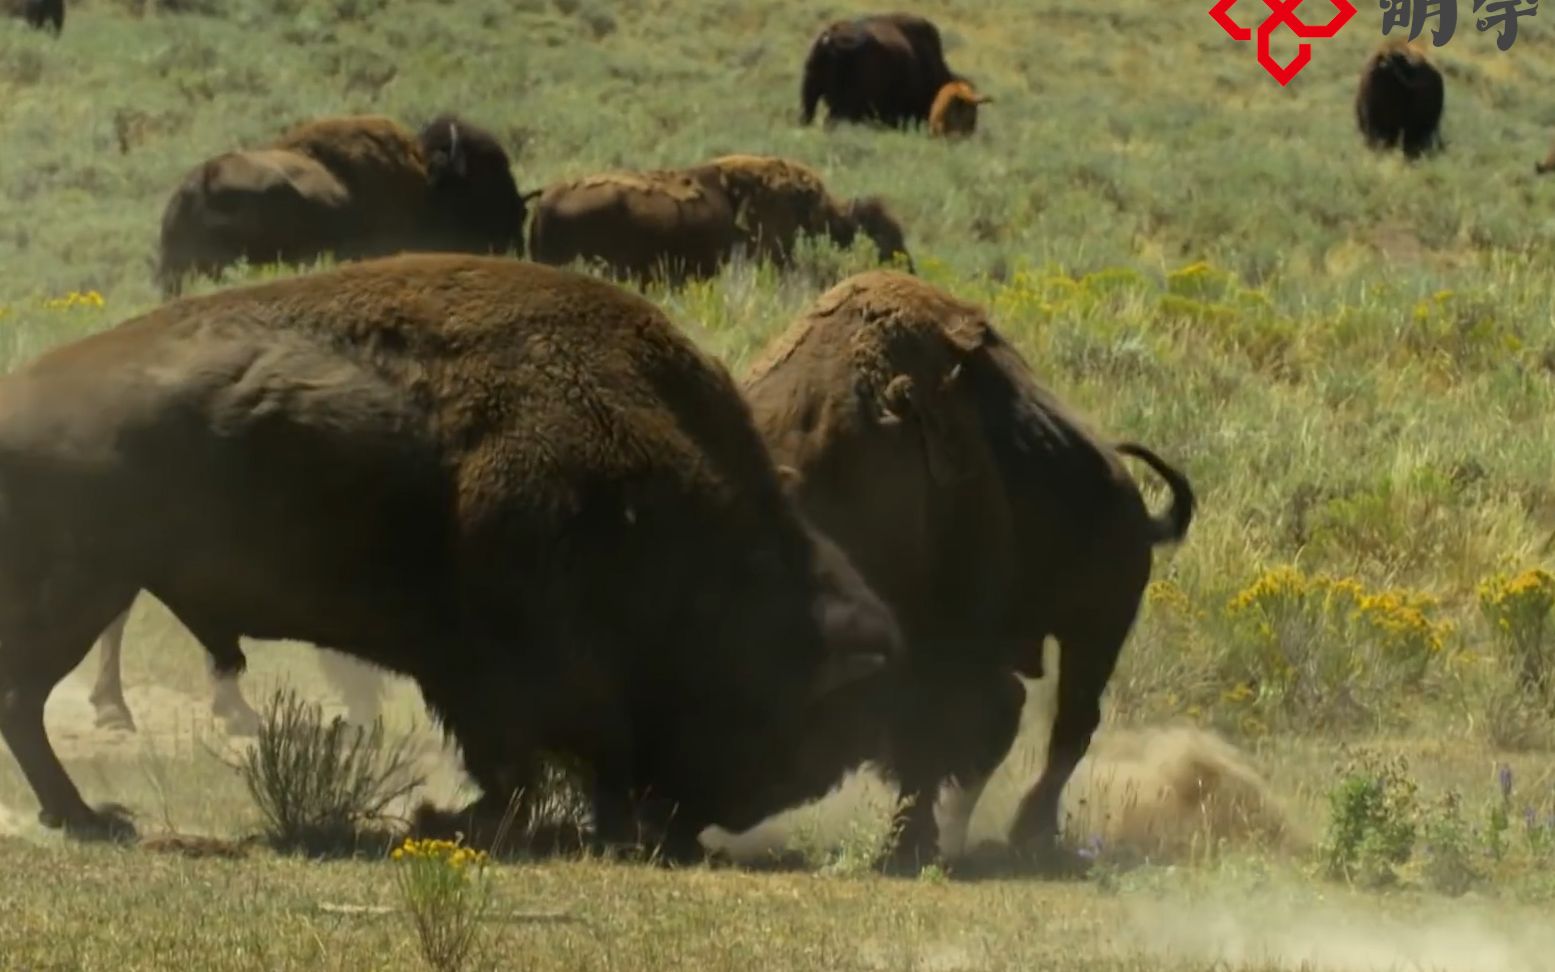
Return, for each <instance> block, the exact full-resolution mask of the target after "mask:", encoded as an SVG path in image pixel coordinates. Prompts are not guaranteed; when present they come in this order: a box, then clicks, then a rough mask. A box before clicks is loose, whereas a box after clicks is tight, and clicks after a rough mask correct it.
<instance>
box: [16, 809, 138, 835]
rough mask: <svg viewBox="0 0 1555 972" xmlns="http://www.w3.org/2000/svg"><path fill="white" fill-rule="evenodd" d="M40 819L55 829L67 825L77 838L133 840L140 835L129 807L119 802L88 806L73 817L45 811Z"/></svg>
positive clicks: (44, 824)
mask: <svg viewBox="0 0 1555 972" xmlns="http://www.w3.org/2000/svg"><path fill="white" fill-rule="evenodd" d="M38 822H39V823H41V824H43V826H45V827H48V828H49V829H51V830H60V829H63V830H64V831H65V836H67V837H70V838H71V839H73V840H81V841H93V842H95V841H111V842H115V843H130V842H133V841H134V840H135V839H136V833H135V824H134V823H132V822H131V814H130V812H129V810H128V809H126V808H125V807H122V806H120V805H119V804H117V803H108V804H104V805H103V806H100V807H98V808H97V809H96V810H90V809H88V810H84V812H82V813H79V814H76V815H74V816H71V817H61V816H59V815H57V814H52V813H49V812H47V811H42V812H40V813H39V814H38Z"/></svg>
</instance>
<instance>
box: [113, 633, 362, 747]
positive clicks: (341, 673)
mask: <svg viewBox="0 0 1555 972" xmlns="http://www.w3.org/2000/svg"><path fill="white" fill-rule="evenodd" d="M129 616H130V613H129V610H128V609H126V610H125V612H124V613H123V614H121V615H119V616H118V617H117V618H115V619H114V620H113V621H112V622H111V623H110V624H109V625H108V628H107V629H106V630H105V631H103V633H102V635H101V636H99V637H98V639H97V646H98V647H99V648H100V649H101V651H100V652H99V654H98V666H97V680H96V682H95V683H94V684H93V686H92V692H91V695H90V696H89V697H88V701H90V702H91V704H92V709H93V710H94V714H95V721H96V723H97V726H98V727H99V728H102V729H116V730H120V731H124V732H134V731H135V717H134V716H133V715H131V714H130V706H129V703H128V702H127V701H126V700H125V698H124V680H123V672H122V659H123V653H124V626H125V623H126V622H127V621H128V620H129ZM319 661H320V667H321V668H322V669H323V670H324V676H325V678H327V679H329V681H330V682H331V683H333V684H334V686H335V688H337V689H338V690H339V691H340V694H341V696H342V698H343V699H344V701H345V704H346V719H347V720H348V721H350V722H355V723H357V724H359V725H365V724H367V723H370V722H372V721H373V719H375V718H376V717H377V715H378V707H379V702H380V694H379V693H380V691H381V690H382V687H383V684H382V681H381V679H379V678H378V677H377V676H376V675H375V674H371V673H370V671H364V670H363V669H362V666H360V665H357V664H355V663H353V662H352V661H351V660H350V659H348V658H345V657H343V656H341V655H339V654H337V653H335V652H330V651H326V652H323V653H321V654H320V655H319ZM208 674H209V675H210V676H211V677H210V685H211V714H212V715H214V716H215V717H216V718H218V719H220V720H222V722H223V723H224V724H225V725H226V728H227V731H228V732H230V733H232V734H234V735H253V734H254V733H256V732H258V731H259V723H260V719H259V713H257V712H255V711H254V707H253V706H251V705H249V703H248V700H247V699H246V698H244V697H243V691H242V689H241V688H240V687H239V685H238V680H237V677H236V676H233V675H217V673H216V672H215V671H214V670H209V671H208Z"/></svg>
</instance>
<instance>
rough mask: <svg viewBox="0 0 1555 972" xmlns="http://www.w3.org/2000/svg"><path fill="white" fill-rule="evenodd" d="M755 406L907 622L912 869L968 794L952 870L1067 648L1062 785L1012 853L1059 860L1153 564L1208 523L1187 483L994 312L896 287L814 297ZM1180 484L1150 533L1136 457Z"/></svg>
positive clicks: (1018, 834)
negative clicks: (995, 320)
mask: <svg viewBox="0 0 1555 972" xmlns="http://www.w3.org/2000/svg"><path fill="white" fill-rule="evenodd" d="M744 384H745V393H746V397H747V399H748V400H749V401H750V403H751V406H752V408H753V410H754V412H755V415H756V421H757V425H758V427H759V428H760V429H761V432H762V435H763V437H764V438H765V440H766V442H767V444H768V447H769V449H770V450H771V452H772V455H773V458H774V459H775V460H776V461H777V462H778V463H780V464H782V465H784V466H787V467H792V468H793V469H794V470H795V471H796V473H797V484H796V488H797V490H798V495H799V497H800V505H801V507H802V509H803V510H804V512H805V514H806V515H807V516H808V517H809V519H810V520H811V522H813V523H814V524H815V525H816V526H817V527H818V528H819V529H820V530H822V531H823V532H825V533H826V534H827V535H828V536H829V537H830V538H831V539H833V540H834V541H836V542H837V543H838V544H839V545H840V546H841V547H842V548H843V550H844V552H845V553H846V554H847V556H848V558H849V559H850V560H851V561H852V562H853V564H854V565H855V566H857V567H858V569H859V570H860V571H862V572H863V574H864V577H865V580H866V582H867V583H868V584H869V585H870V587H871V588H872V589H873V590H874V591H875V592H876V593H878V594H879V595H880V596H882V597H883V598H885V600H886V602H887V603H888V604H890V605H891V606H892V608H893V610H894V611H895V613H896V616H897V619H898V620H899V622H900V623H901V626H902V630H903V632H904V634H905V636H906V638H907V641H908V645H909V655H908V659H909V660H908V662H907V669H906V671H907V675H906V681H905V684H904V685H903V686H902V687H901V690H900V692H899V694H898V699H897V705H898V711H897V715H896V717H895V725H894V729H893V731H892V740H891V742H890V743H889V746H888V749H889V752H888V754H887V756H886V758H884V759H883V760H882V763H883V764H884V766H885V768H886V769H887V770H888V772H889V774H890V775H892V776H894V777H895V778H896V779H897V780H898V781H899V783H900V785H901V788H902V790H903V792H904V794H905V795H910V796H912V797H913V798H914V800H913V805H912V806H911V808H910V809H909V810H908V811H907V817H906V819H905V820H904V821H903V822H902V823H903V830H902V832H901V839H900V842H899V845H898V847H897V851H896V853H897V858H898V861H899V862H900V863H903V864H906V865H908V866H917V865H919V864H921V863H923V862H924V861H925V860H927V859H929V858H932V857H933V856H934V855H935V853H936V849H937V848H936V845H937V843H938V842H939V841H938V838H939V834H938V832H937V829H936V826H935V818H934V804H935V798H936V796H937V795H938V793H939V789H940V786H941V783H942V782H954V783H956V784H958V788H957V789H958V792H957V793H956V794H955V795H956V796H957V797H959V799H958V800H957V804H956V805H955V806H953V807H952V808H950V814H949V816H950V819H949V820H948V822H947V827H946V834H945V841H944V844H945V847H946V851H947V853H949V854H951V855H954V854H955V853H957V852H958V851H959V849H960V846H961V844H962V843H963V841H964V839H965V834H966V824H967V819H968V817H969V816H970V814H971V811H972V807H973V805H974V804H975V802H976V800H977V797H978V795H979V794H980V792H981V790H982V787H983V785H984V783H985V782H986V781H987V779H988V776H989V774H990V773H992V772H993V770H994V769H995V768H996V767H997V766H998V764H999V763H1000V762H1001V761H1002V760H1003V758H1004V757H1005V755H1006V754H1007V753H1008V751H1009V748H1010V746H1011V744H1012V743H1013V741H1014V739H1015V736H1016V733H1017V730H1018V728H1019V720H1020V713H1021V709H1022V706H1023V704H1024V701H1025V691H1024V688H1023V686H1022V684H1021V683H1020V681H1019V680H1018V679H1017V678H1016V675H1017V674H1019V675H1023V676H1026V677H1028V678H1036V677H1040V676H1041V675H1042V674H1043V659H1042V652H1043V646H1044V641H1045V639H1046V638H1047V637H1048V636H1050V635H1051V636H1052V637H1054V638H1055V639H1056V640H1057V641H1058V643H1059V672H1058V676H1059V684H1058V711H1057V715H1056V718H1055V721H1054V723H1053V732H1052V740H1051V743H1050V746H1049V750H1048V752H1049V756H1048V763H1047V767H1046V769H1045V770H1044V771H1043V773H1042V775H1041V778H1040V779H1039V780H1038V781H1037V783H1036V785H1035V788H1034V789H1033V790H1032V791H1031V793H1030V794H1029V795H1027V796H1026V798H1025V799H1024V801H1023V802H1022V804H1021V807H1020V811H1019V817H1018V819H1017V820H1016V822H1015V824H1014V828H1013V831H1012V835H1011V836H1012V843H1013V844H1015V845H1016V846H1017V847H1018V848H1019V849H1021V850H1023V851H1027V850H1035V851H1036V852H1037V854H1038V857H1039V859H1042V858H1045V857H1046V855H1047V854H1049V853H1051V852H1052V851H1053V850H1054V838H1055V837H1056V836H1057V833H1058V808H1059V796H1060V794H1061V792H1062V790H1063V787H1064V784H1065V782H1066V781H1067V780H1068V779H1069V777H1070V774H1071V773H1072V772H1073V771H1074V769H1075V766H1076V764H1077V763H1079V761H1080V758H1081V757H1082V756H1083V755H1084V753H1085V751H1086V749H1087V747H1088V746H1089V743H1090V738H1091V734H1092V732H1093V731H1094V730H1095V729H1096V726H1097V724H1098V721H1099V720H1100V716H1101V713H1100V708H1099V700H1100V698H1101V694H1102V690H1103V689H1104V688H1105V687H1106V685H1107V682H1108V680H1109V678H1110V677H1111V674H1112V670H1113V666H1114V664H1115V662H1116V661H1117V658H1118V654H1119V651H1120V649H1121V648H1122V645H1123V642H1124V639H1125V638H1126V636H1127V635H1128V633H1129V631H1130V629H1131V627H1132V625H1133V622H1134V616H1135V613H1136V611H1137V610H1138V607H1139V602H1140V598H1141V596H1142V594H1143V591H1144V588H1145V585H1146V583H1147V582H1148V580H1149V577H1150V571H1151V560H1152V550H1153V549H1154V548H1155V547H1156V546H1157V545H1159V544H1162V543H1166V542H1176V541H1179V540H1181V539H1182V538H1183V537H1184V535H1185V534H1186V532H1187V530H1188V525H1189V523H1190V521H1191V520H1192V517H1193V507H1194V497H1193V493H1192V491H1191V489H1190V487H1189V484H1188V482H1187V480H1186V479H1185V478H1184V477H1183V476H1182V475H1181V474H1180V473H1178V472H1177V471H1176V470H1174V469H1173V468H1171V467H1170V466H1168V465H1167V464H1166V463H1165V462H1163V461H1162V460H1161V459H1159V458H1158V457H1156V456H1155V455H1154V454H1153V453H1152V452H1150V451H1149V450H1148V449H1145V448H1144V447H1142V446H1139V445H1133V444H1121V445H1109V444H1107V443H1106V442H1104V441H1103V440H1102V439H1100V438H1098V437H1097V436H1096V435H1095V434H1094V433H1093V432H1092V431H1090V430H1089V429H1088V428H1087V427H1086V426H1085V425H1084V424H1083V423H1082V422H1081V420H1080V419H1078V418H1076V417H1075V416H1074V415H1072V414H1071V413H1070V412H1069V411H1068V409H1066V408H1065V407H1064V406H1063V404H1062V403H1060V402H1059V401H1058V400H1057V399H1056V398H1055V397H1054V396H1053V395H1052V394H1050V393H1049V392H1048V391H1047V390H1046V389H1044V388H1043V387H1042V386H1041V385H1040V384H1038V383H1037V381H1036V379H1035V378H1034V377H1033V376H1032V373H1031V371H1030V369H1029V368H1028V367H1027V365H1026V363H1025V362H1024V361H1023V360H1022V358H1021V356H1020V354H1019V353H1017V352H1016V350H1015V349H1014V348H1013V347H1012V346H1010V345H1009V344H1008V343H1007V342H1006V341H1005V340H1004V339H1003V338H1002V337H1001V336H1000V335H999V333H998V332H997V331H995V330H994V328H993V327H992V326H991V325H990V323H989V322H988V318H987V315H986V314H985V313H984V311H983V310H982V309H981V308H979V307H976V306H974V305H972V304H968V303H965V302H963V301H961V300H959V299H957V298H954V297H952V296H950V295H949V294H946V293H944V292H943V291H940V290H938V289H936V288H934V287H932V286H930V285H928V284H926V283H923V282H920V281H919V280H917V279H916V278H913V277H909V276H906V275H904V274H900V273H895V272H891V271H873V272H870V273H864V274H860V275H858V276H854V277H850V278H848V279H847V280H844V281H843V282H842V283H840V284H838V285H837V286H836V287H834V288H832V289H831V290H830V291H828V292H827V293H825V294H823V295H822V296H821V297H819V298H817V300H816V301H815V303H814V304H813V305H812V306H811V307H810V309H809V310H808V311H807V312H806V313H805V314H804V315H803V316H802V317H801V318H800V319H799V320H798V321H796V322H795V324H794V325H793V326H792V328H790V330H789V331H788V332H787V333H785V334H784V335H782V336H781V337H779V338H777V339H776V340H775V341H774V342H773V343H772V344H771V345H770V346H769V347H768V349H767V350H766V351H765V352H764V353H763V354H762V355H761V357H760V358H759V359H758V360H757V361H756V362H755V363H754V364H753V365H752V367H751V369H750V371H749V374H748V375H747V377H746V380H745V383H744ZM1124 455H1129V456H1135V457H1137V458H1139V459H1141V460H1143V461H1144V462H1145V463H1146V464H1147V465H1149V466H1150V467H1151V468H1152V469H1154V470H1155V471H1156V473H1158V474H1159V475H1160V476H1161V477H1162V478H1163V479H1164V480H1165V481H1166V482H1167V484H1168V485H1169V486H1170V487H1171V490H1172V494H1173V500H1172V503H1171V508H1170V510H1169V511H1168V512H1167V513H1166V514H1165V515H1164V516H1152V515H1151V513H1150V512H1149V510H1148V509H1147V508H1146V506H1145V503H1144V501H1143V499H1142V498H1141V495H1140V491H1139V489H1138V487H1137V486H1136V484H1135V483H1134V481H1133V480H1132V479H1131V478H1130V476H1129V474H1128V472H1127V470H1126V469H1125V468H1124V466H1123V464H1122V462H1121V461H1120V456H1124Z"/></svg>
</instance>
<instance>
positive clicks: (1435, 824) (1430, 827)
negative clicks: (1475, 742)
mask: <svg viewBox="0 0 1555 972" xmlns="http://www.w3.org/2000/svg"><path fill="white" fill-rule="evenodd" d="M1422 830H1423V833H1422V834H1421V843H1422V845H1423V848H1422V849H1423V850H1424V852H1425V853H1424V858H1425V880H1426V883H1427V884H1428V885H1430V887H1432V888H1434V889H1435V890H1437V891H1440V892H1442V893H1443V894H1448V895H1452V896H1453V897H1457V896H1458V895H1461V894H1463V893H1464V892H1466V891H1468V890H1469V889H1470V888H1472V887H1473V886H1474V885H1475V884H1476V883H1477V882H1478V881H1480V880H1481V879H1482V877H1483V875H1482V874H1481V873H1480V872H1479V870H1478V869H1477V868H1476V867H1475V866H1474V862H1473V857H1474V835H1473V833H1472V832H1471V830H1470V828H1469V826H1468V823H1467V821H1465V820H1464V818H1463V798H1462V797H1461V796H1460V795H1459V794H1458V791H1457V790H1449V791H1447V793H1446V794H1445V795H1444V796H1443V797H1442V799H1441V801H1440V803H1439V804H1438V805H1437V806H1436V807H1435V808H1434V809H1433V810H1432V811H1431V812H1430V813H1428V814H1427V815H1426V819H1425V824H1424V826H1423V828H1422Z"/></svg>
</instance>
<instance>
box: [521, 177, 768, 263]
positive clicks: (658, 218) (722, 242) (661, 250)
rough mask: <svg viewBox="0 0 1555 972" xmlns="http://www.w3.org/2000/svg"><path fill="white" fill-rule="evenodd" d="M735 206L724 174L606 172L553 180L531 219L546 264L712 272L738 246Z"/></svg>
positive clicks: (537, 251) (536, 248) (533, 251)
mask: <svg viewBox="0 0 1555 972" xmlns="http://www.w3.org/2000/svg"><path fill="white" fill-rule="evenodd" d="M739 242H740V238H739V231H738V228H737V226H736V222H735V207H734V204H733V202H732V201H731V200H730V198H729V195H728V193H726V192H725V191H724V189H723V187H722V185H721V184H720V181H719V179H718V174H717V173H716V172H713V171H710V170H708V169H706V168H705V167H704V168H702V169H695V170H688V171H671V170H652V171H644V172H605V173H600V174H598V175H592V176H588V177H585V178H582V179H575V180H572V181H569V182H559V183H555V184H553V185H550V186H547V187H546V189H545V190H544V191H543V192H541V194H540V198H539V200H538V201H537V202H536V203H535V215H534V219H533V220H532V221H531V222H530V224H529V253H530V256H531V257H532V258H533V259H535V260H538V261H539V262H541V263H549V264H554V265H558V266H560V265H564V264H568V263H571V262H573V261H575V260H581V261H584V262H587V263H597V264H598V265H600V266H601V268H602V269H603V270H604V271H605V272H607V273H609V274H611V275H612V276H616V277H620V278H630V279H633V280H636V281H638V282H639V283H646V282H648V281H649V280H652V279H656V278H662V279H666V280H670V281H674V282H683V281H685V280H689V279H699V278H704V277H710V276H713V275H714V274H716V273H717V272H718V269H719V267H721V266H723V263H724V261H725V260H727V259H728V256H729V254H730V253H732V252H733V251H734V250H735V248H736V247H737V246H738V245H739Z"/></svg>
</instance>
